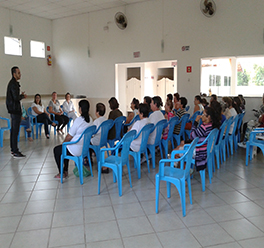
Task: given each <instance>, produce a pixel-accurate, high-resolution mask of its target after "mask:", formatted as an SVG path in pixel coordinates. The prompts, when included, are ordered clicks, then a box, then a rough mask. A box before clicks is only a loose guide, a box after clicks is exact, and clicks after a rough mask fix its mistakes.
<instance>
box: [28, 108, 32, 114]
mask: <svg viewBox="0 0 264 248" xmlns="http://www.w3.org/2000/svg"><path fill="white" fill-rule="evenodd" d="M27 113H28V116H30V115H32V108H31V107H29V108H28V110H27Z"/></svg>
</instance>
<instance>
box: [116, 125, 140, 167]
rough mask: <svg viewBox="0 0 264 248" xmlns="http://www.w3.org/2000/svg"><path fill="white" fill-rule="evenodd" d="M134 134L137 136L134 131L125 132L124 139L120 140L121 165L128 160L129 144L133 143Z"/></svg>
mask: <svg viewBox="0 0 264 248" xmlns="http://www.w3.org/2000/svg"><path fill="white" fill-rule="evenodd" d="M136 134H137V131H136V130H131V131H129V132H127V133H126V134H125V135H124V137H123V138H122V139H121V140H120V145H122V150H121V158H122V162H123V163H125V162H127V160H128V157H129V149H130V144H131V142H132V141H133V139H134V138H135V137H136ZM117 154H118V152H116V156H117Z"/></svg>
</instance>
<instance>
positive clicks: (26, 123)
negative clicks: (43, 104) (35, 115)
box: [20, 104, 33, 141]
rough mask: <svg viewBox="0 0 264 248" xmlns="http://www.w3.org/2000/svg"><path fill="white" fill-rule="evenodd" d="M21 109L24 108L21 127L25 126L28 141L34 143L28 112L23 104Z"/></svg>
mask: <svg viewBox="0 0 264 248" xmlns="http://www.w3.org/2000/svg"><path fill="white" fill-rule="evenodd" d="M21 107H22V116H21V122H20V125H24V126H25V127H26V132H27V136H28V140H29V141H33V139H32V138H31V123H30V119H29V117H28V116H27V111H26V110H25V108H24V106H23V104H21Z"/></svg>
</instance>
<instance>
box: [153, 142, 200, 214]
mask: <svg viewBox="0 0 264 248" xmlns="http://www.w3.org/2000/svg"><path fill="white" fill-rule="evenodd" d="M197 142H198V138H195V139H194V140H193V142H192V143H191V145H190V146H189V147H188V149H187V150H174V151H172V153H171V157H172V158H171V159H161V160H160V162H159V173H158V174H156V213H158V212H159V190H160V181H165V182H167V197H168V198H170V196H171V183H173V184H174V185H175V186H176V188H177V190H178V192H179V195H180V199H181V205H182V215H183V217H184V216H186V206H185V205H186V204H185V181H187V184H188V189H189V197H190V203H191V204H192V191H191V179H190V168H191V163H192V156H193V151H194V149H195V146H196V144H197ZM180 153H184V155H183V156H182V157H180V158H178V159H173V158H174V156H175V154H180ZM175 162H180V163H181V168H180V169H179V168H174V163H175ZM184 162H186V165H185V169H184ZM166 163H170V166H165V164H166Z"/></svg>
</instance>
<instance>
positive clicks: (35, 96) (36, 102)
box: [34, 94, 42, 106]
mask: <svg viewBox="0 0 264 248" xmlns="http://www.w3.org/2000/svg"><path fill="white" fill-rule="evenodd" d="M37 96H39V97H40V100H39V105H40V106H42V103H41V95H40V94H36V95H35V96H34V103H36V104H37V101H36V97H37Z"/></svg>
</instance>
